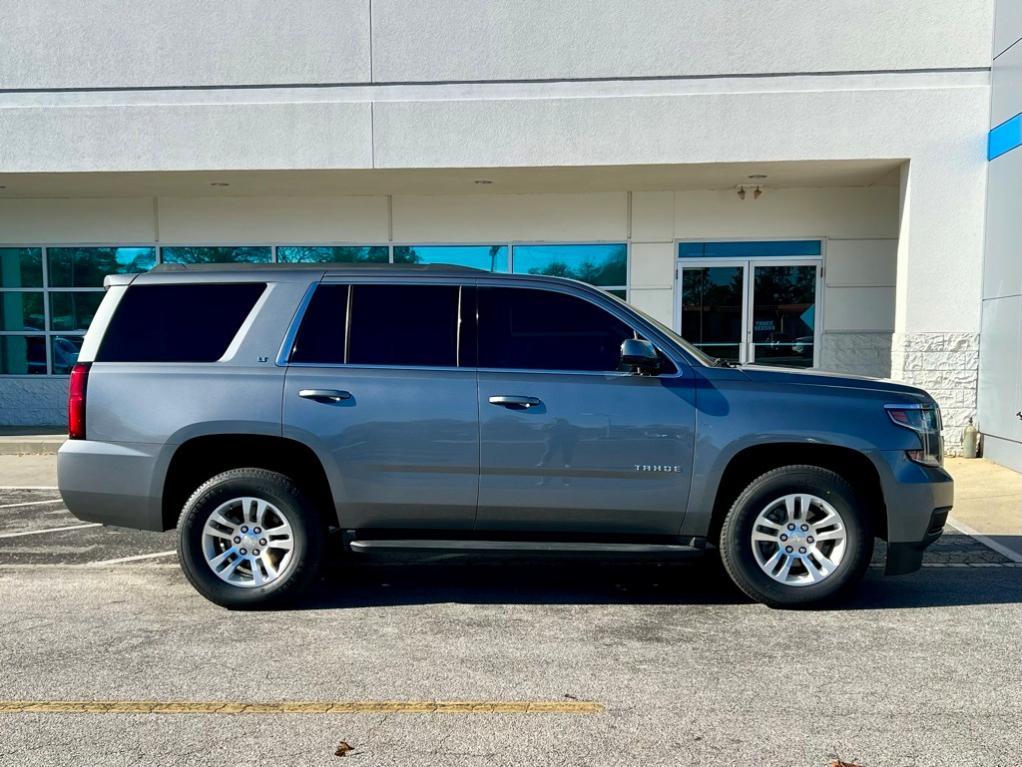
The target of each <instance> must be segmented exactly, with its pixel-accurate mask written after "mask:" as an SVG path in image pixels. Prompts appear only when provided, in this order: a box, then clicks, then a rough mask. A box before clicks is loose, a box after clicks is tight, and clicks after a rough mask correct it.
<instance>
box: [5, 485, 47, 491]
mask: <svg viewBox="0 0 1022 767" xmlns="http://www.w3.org/2000/svg"><path fill="white" fill-rule="evenodd" d="M59 489H60V488H59V487H57V486H56V485H0V491H3V490H59Z"/></svg>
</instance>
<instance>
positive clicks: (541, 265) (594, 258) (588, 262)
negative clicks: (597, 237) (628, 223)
mask: <svg viewBox="0 0 1022 767" xmlns="http://www.w3.org/2000/svg"><path fill="white" fill-rule="evenodd" d="M514 269H515V273H516V274H546V275H551V276H554V277H570V278H571V279H573V280H581V281H582V282H588V283H589V284H590V285H597V286H599V287H601V288H616V289H618V290H623V289H624V288H625V286H626V285H627V284H628V246H627V245H626V244H625V243H598V244H597V243H592V244H579V245H515V250H514Z"/></svg>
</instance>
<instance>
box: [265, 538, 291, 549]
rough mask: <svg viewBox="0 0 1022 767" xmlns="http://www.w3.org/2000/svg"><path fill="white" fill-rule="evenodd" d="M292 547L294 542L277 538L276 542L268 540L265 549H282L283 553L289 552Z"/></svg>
mask: <svg viewBox="0 0 1022 767" xmlns="http://www.w3.org/2000/svg"><path fill="white" fill-rule="evenodd" d="M294 547H295V542H294V541H293V540H291V539H290V538H279V539H276V540H274V539H270V540H269V541H267V543H266V548H268V549H284V550H285V551H291V549H293V548H294Z"/></svg>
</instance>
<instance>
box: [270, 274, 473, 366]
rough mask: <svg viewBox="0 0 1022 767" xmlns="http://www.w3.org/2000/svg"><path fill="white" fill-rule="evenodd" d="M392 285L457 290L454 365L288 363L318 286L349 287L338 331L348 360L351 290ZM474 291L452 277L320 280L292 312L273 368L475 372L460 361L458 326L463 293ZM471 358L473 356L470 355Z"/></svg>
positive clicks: (325, 278)
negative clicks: (467, 289) (342, 320)
mask: <svg viewBox="0 0 1022 767" xmlns="http://www.w3.org/2000/svg"><path fill="white" fill-rule="evenodd" d="M394 284H400V285H422V286H430V285H435V286H438V287H456V288H458V318H459V322H458V330H457V340H456V342H455V360H456V363H458V364H455V365H370V364H367V363H360V362H347V361H345V362H293V361H292V360H291V354H292V352H293V350H294V345H295V341H296V340H297V338H298V331H299V330H300V329H301V326H302V322H303V320H304V319H305V315H306V313H307V311H308V308H309V304H311V303H312V297H313V296H314V295H315V293H316V290H317V289H318V288H319V287H320V286H326V285H347V286H348V307H347V311H346V312H345V320H344V327H343V328H341V329H340V330H341V332H342V333H343V334H344V358H345V360H347V358H348V353H349V347H350V336H349V333H350V328H351V310H352V303H351V299H352V293H353V288H354V287H355V286H356V285H382V286H390V285H394ZM466 288H473V289H474V288H475V284H474V282H472V281H471V280H459V279H457V278H451V277H439V276H437V277H433V278H431V277H429V276H426V275H423V276H421V277H414V278H401V279H400V280H394V279H387V278H381V277H379V276H375V277H373V276H369V275H365V276H360V275H350V276H345V277H342V276H328V277H324V278H323V279H322V280H317V281H316V282H313V283H312V284H311V285H309V287H308V289H306V291H305V295H304V296H302V300H301V301H300V302H299V304H298V309H297V310H296V311H295V316H294V317H293V318H292V319H291V324H290V325H289V326H288V329H287V332H286V333H285V334H284V340H283V342H282V343H281V345H280V349H279V350H278V352H277V359H276V364H277V366H278V367H295V368H349V369H353V370H422V371H430V370H432V371H466V370H470V371H475V370H476V368H475V367H474V366H469V365H461V364H460V362H461V359H462V356H463V354H462V348H461V346H462V330H461V325H462V323H463V322H464V321H465V317H464V315H463V314H462V312H463V311H464V310H465V309H466V308H467V304H466V302H465V289H466ZM471 356H472V357H474V356H475V354H474V353H473V354H472V355H471Z"/></svg>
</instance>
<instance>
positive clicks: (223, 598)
mask: <svg viewBox="0 0 1022 767" xmlns="http://www.w3.org/2000/svg"><path fill="white" fill-rule="evenodd" d="M238 497H254V498H259V499H262V500H265V501H268V502H270V503H271V504H273V505H274V506H275V507H276V508H277V509H278V510H279V512H280V513H281V514H282V515H283V516H284V517H286V520H287V522H288V524H289V525H290V526H291V532H292V537H293V549H292V553H291V559H290V561H289V563H288V564H287V566H286V569H284V571H283V572H282V573H281V574H280V576H279V577H277V578H276V579H275V580H272V581H270V582H269V583H268V584H266V585H263V586H249V587H241V586H236V585H232V584H230V583H227V582H226V581H224V580H223V579H221V578H220V577H219V576H218V575H217V574H216V573H214V572H213V569H212V568H211V567H210V565H209V563H208V562H207V561H206V557H205V555H204V553H203V545H202V537H203V529H204V528H205V526H206V522H207V521H208V520H209V518H210V515H211V514H212V513H213V512H214V511H215V510H216V509H217V508H218V507H219V506H220V505H221V504H224V503H226V502H228V501H230V500H232V499H234V498H238ZM177 526H178V549H177V550H178V557H179V559H180V562H181V569H182V570H183V571H184V574H185V577H186V578H188V581H189V582H190V583H191V584H192V586H194V587H195V590H196V591H198V592H199V593H200V594H202V596H204V597H205V598H206V599H208V600H209V601H211V602H215V603H216V604H218V605H220V606H222V607H228V608H231V609H258V608H267V607H280V606H283V605H284V604H287V603H289V602H291V601H293V600H294V599H295V598H297V597H298V596H299V595H300V594H301V593H302V592H303V591H305V590H306V589H307V588H308V587H309V586H310V585H311V584H312V582H313V581H314V580H315V579H316V576H317V575H318V573H319V568H320V563H321V560H322V557H323V540H324V537H325V529H324V526H323V522H322V519H321V517H320V515H319V514H318V513H317V512H316V509H315V508H314V507H313V506H312V505H311V504H310V503H309V501H308V500H307V498H306V497H305V496H304V495H303V494H302V492H301V491H300V490H299V489H298V487H296V486H295V484H294V482H293V481H292V480H291V479H290V478H288V477H286V476H284V475H283V474H278V473H277V472H273V471H267V470H265V469H256V468H244V469H231V470H230V471H225V472H223V473H222V474H217V475H216V476H215V477H213V478H212V479H210V480H208V481H206V482H204V483H203V484H202V485H201V486H200V487H199V488H198V489H197V490H196V491H195V492H194V493H192V496H191V497H190V498H189V499H188V501H187V502H186V503H185V505H184V508H183V509H182V511H181V517H180V518H179V520H178V525H177Z"/></svg>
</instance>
